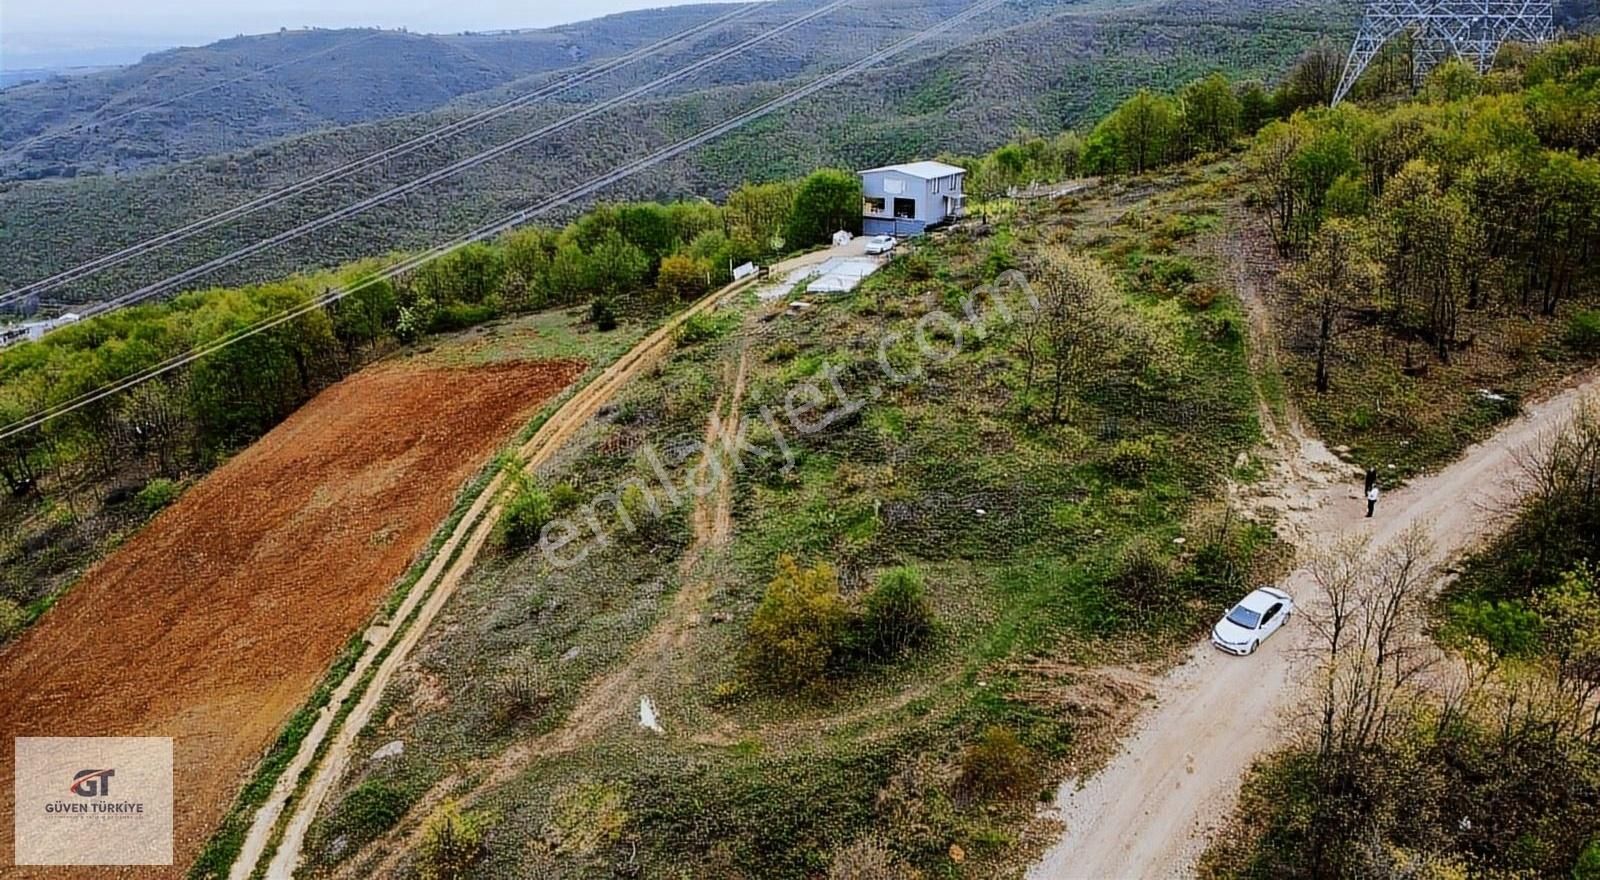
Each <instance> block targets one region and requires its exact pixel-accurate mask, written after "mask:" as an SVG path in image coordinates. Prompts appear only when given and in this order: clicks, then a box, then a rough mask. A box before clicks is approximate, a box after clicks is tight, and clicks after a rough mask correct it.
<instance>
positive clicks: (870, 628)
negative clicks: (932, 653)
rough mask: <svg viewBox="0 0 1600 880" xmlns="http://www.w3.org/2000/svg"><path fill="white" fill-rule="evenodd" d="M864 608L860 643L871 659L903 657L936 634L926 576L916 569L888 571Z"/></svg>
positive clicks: (859, 624)
mask: <svg viewBox="0 0 1600 880" xmlns="http://www.w3.org/2000/svg"><path fill="white" fill-rule="evenodd" d="M863 605H864V607H863V609H862V614H861V617H860V620H859V621H858V622H857V626H858V627H859V633H860V636H859V639H858V644H859V645H860V646H861V648H862V649H863V650H864V651H865V652H866V654H867V656H868V657H870V658H873V659H891V658H894V657H899V656H901V655H902V654H904V653H906V652H907V651H909V650H911V649H913V648H915V647H917V646H918V645H920V644H922V643H923V642H925V641H927V639H928V636H929V635H931V634H932V633H933V608H932V607H931V606H930V605H929V604H928V591H927V588H926V587H925V586H924V584H923V579H922V573H921V572H919V571H917V570H916V569H914V568H892V569H890V570H888V571H886V572H884V573H883V574H882V575H881V576H880V577H879V578H878V584H877V586H876V587H874V588H873V589H872V591H871V592H869V593H868V594H867V596H866V599H865V601H864V603H863Z"/></svg>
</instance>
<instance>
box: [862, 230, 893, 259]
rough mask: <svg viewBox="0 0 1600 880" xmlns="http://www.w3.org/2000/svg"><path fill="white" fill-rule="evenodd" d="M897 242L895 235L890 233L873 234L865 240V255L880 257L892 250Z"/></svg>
mask: <svg viewBox="0 0 1600 880" xmlns="http://www.w3.org/2000/svg"><path fill="white" fill-rule="evenodd" d="M897 244H899V242H898V241H896V240H895V237H894V236H892V235H879V236H874V237H873V238H870V239H868V240H867V256H869V257H881V256H883V255H884V254H887V253H888V252H890V251H892V250H894V248H895V245H897Z"/></svg>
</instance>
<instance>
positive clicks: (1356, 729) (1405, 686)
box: [1306, 526, 1435, 874]
mask: <svg viewBox="0 0 1600 880" xmlns="http://www.w3.org/2000/svg"><path fill="white" fill-rule="evenodd" d="M1432 555H1433V548H1432V546H1431V543H1430V541H1429V539H1428V537H1427V533H1426V531H1425V530H1424V528H1423V527H1420V526H1417V527H1413V528H1411V529H1409V530H1407V531H1406V532H1405V533H1404V534H1402V535H1401V536H1400V537H1399V538H1398V539H1396V540H1395V541H1393V542H1391V543H1390V544H1389V545H1387V546H1386V547H1384V548H1383V549H1382V550H1380V551H1378V552H1377V553H1376V555H1374V554H1373V552H1372V547H1371V545H1370V544H1369V543H1367V542H1364V541H1363V542H1357V541H1346V542H1344V543H1341V544H1339V545H1337V546H1336V547H1334V548H1333V549H1331V550H1330V551H1328V552H1327V553H1324V554H1322V555H1321V556H1320V557H1318V558H1317V559H1315V560H1314V561H1313V562H1312V564H1311V565H1310V572H1311V575H1312V580H1313V582H1314V583H1315V585H1316V587H1317V594H1316V596H1315V598H1314V601H1313V602H1312V604H1311V607H1310V609H1309V610H1308V613H1307V615H1306V616H1307V617H1308V618H1309V620H1310V621H1311V623H1312V627H1313V629H1314V631H1315V632H1316V634H1317V647H1318V649H1319V650H1318V653H1319V655H1320V658H1321V667H1320V670H1319V676H1318V679H1317V693H1318V719H1317V724H1316V755H1315V756H1316V775H1315V784H1316V787H1317V798H1316V810H1317V813H1318V815H1317V816H1315V817H1314V818H1313V820H1312V831H1311V840H1312V851H1311V853H1310V859H1311V864H1312V865H1313V866H1314V868H1315V870H1316V871H1317V873H1318V874H1323V873H1333V874H1337V873H1338V866H1337V865H1334V864H1330V860H1337V859H1338V858H1339V855H1338V854H1339V852H1340V848H1339V847H1337V846H1336V844H1339V843H1341V842H1348V841H1349V840H1351V839H1352V838H1353V837H1354V836H1356V835H1358V834H1359V833H1360V832H1361V829H1362V828H1363V827H1364V825H1365V820H1364V818H1363V816H1362V815H1361V810H1360V803H1359V798H1358V797H1356V794H1357V792H1358V790H1359V787H1360V779H1361V769H1362V765H1363V763H1364V762H1365V761H1366V760H1367V759H1368V758H1369V757H1370V756H1372V755H1373V754H1374V753H1375V752H1376V751H1377V750H1378V749H1379V747H1381V746H1383V745H1385V744H1388V743H1390V742H1392V740H1393V739H1394V737H1395V736H1396V735H1397V734H1398V733H1399V732H1400V731H1401V730H1402V729H1403V726H1404V725H1405V724H1407V723H1410V721H1411V720H1412V719H1413V718H1414V714H1413V709H1414V707H1415V703H1414V701H1413V699H1412V694H1413V693H1414V690H1415V686H1416V684H1417V683H1418V681H1417V680H1418V678H1419V677H1420V676H1421V675H1422V674H1423V672H1424V671H1425V670H1426V669H1427V667H1428V666H1429V664H1430V662H1431V660H1432V658H1433V657H1434V652H1433V649H1432V647H1431V645H1430V644H1429V642H1428V640H1427V637H1426V635H1425V631H1424V629H1423V626H1422V624H1423V615H1424V612H1425V607H1424V603H1425V601H1426V599H1427V596H1428V593H1429V590H1430V588H1431V586H1432V584H1433V582H1434V576H1435V572H1434V569H1433V566H1432V565H1431V563H1430V562H1429V560H1430V558H1431V557H1432Z"/></svg>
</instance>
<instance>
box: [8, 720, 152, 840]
mask: <svg viewBox="0 0 1600 880" xmlns="http://www.w3.org/2000/svg"><path fill="white" fill-rule="evenodd" d="M16 768H17V774H16V798H15V800H14V801H13V803H14V805H15V812H14V816H15V824H16V837H15V841H16V860H17V864H18V865H170V864H172V739H171V738H170V737H143V736H108V737H96V736H87V737H86V736H73V737H53V736H51V737H24V736H19V737H17V739H16Z"/></svg>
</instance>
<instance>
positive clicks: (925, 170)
mask: <svg viewBox="0 0 1600 880" xmlns="http://www.w3.org/2000/svg"><path fill="white" fill-rule="evenodd" d="M966 177H967V172H966V169H964V168H958V167H956V166H954V165H946V164H945V163H943V162H913V163H911V164H909V165H888V166H885V167H883V168H872V169H869V170H867V171H863V172H861V191H862V195H863V197H864V198H865V200H866V201H865V204H864V205H863V208H862V216H863V218H864V219H863V222H862V229H863V231H864V232H865V233H866V234H867V235H896V236H899V235H921V234H922V233H923V232H926V231H927V229H928V227H930V226H937V225H939V224H940V223H943V222H945V221H947V220H952V219H955V218H957V217H960V216H961V215H962V214H963V213H964V212H965V211H966V207H967V196H966Z"/></svg>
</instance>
